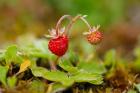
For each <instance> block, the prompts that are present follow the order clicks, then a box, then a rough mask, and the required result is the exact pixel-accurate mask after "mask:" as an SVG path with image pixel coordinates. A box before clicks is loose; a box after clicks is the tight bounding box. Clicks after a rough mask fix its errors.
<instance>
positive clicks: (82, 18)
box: [63, 15, 92, 34]
mask: <svg viewBox="0 0 140 93" xmlns="http://www.w3.org/2000/svg"><path fill="white" fill-rule="evenodd" d="M78 19H81V20H82V21H83V22H84V23H85V24H86V25H87V27H88V29H89V30H91V29H92V28H91V26H90V24H89V23H88V22H87V21H86V19H84V16H81V15H77V16H76V17H74V18H73V19H72V20H71V22H70V23H69V25H68V26H67V28H66V29H65V31H64V33H63V34H68V32H69V30H70V29H71V27H72V25H73V24H74V23H75V22H76V21H77V20H78Z"/></svg>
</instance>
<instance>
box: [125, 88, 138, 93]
mask: <svg viewBox="0 0 140 93" xmlns="http://www.w3.org/2000/svg"><path fill="white" fill-rule="evenodd" d="M127 93H137V92H136V91H135V90H133V89H130V90H128V92H127Z"/></svg>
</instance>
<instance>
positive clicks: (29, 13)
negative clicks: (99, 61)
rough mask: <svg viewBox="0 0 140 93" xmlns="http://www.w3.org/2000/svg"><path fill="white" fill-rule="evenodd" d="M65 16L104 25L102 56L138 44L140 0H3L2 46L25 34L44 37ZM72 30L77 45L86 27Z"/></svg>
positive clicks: (78, 25) (0, 10) (0, 14)
mask: <svg viewBox="0 0 140 93" xmlns="http://www.w3.org/2000/svg"><path fill="white" fill-rule="evenodd" d="M64 14H70V15H73V16H76V15H77V14H82V15H88V16H87V18H86V19H87V20H88V21H89V23H90V24H91V25H98V24H100V25H101V31H102V32H103V33H104V40H103V42H102V43H101V44H100V45H99V48H98V51H99V53H103V52H104V51H106V50H108V49H110V48H115V49H117V50H118V51H119V50H120V51H121V52H123V51H125V53H126V52H129V51H130V50H132V49H133V48H134V47H135V45H137V44H138V41H139V40H138V37H139V35H140V0H0V44H1V45H3V44H5V43H7V42H16V40H17V37H18V36H20V35H22V34H25V33H31V35H34V36H36V37H38V38H40V37H43V35H44V34H46V33H48V29H51V28H53V27H54V26H55V25H56V22H57V20H58V19H59V18H60V17H61V16H62V15H64ZM64 23H66V22H64ZM73 28H74V29H72V30H73V31H72V32H71V33H70V34H71V38H72V40H73V39H74V40H73V41H74V42H73V44H75V43H77V42H78V41H79V40H81V36H80V35H81V34H80V33H81V32H83V31H86V30H87V28H86V27H85V26H84V24H83V23H82V22H80V21H78V23H76V24H75V26H74V27H73ZM84 44H85V43H84ZM75 47H76V46H75Z"/></svg>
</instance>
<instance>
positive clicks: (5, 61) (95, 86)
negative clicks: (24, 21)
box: [0, 15, 140, 93]
mask: <svg viewBox="0 0 140 93" xmlns="http://www.w3.org/2000/svg"><path fill="white" fill-rule="evenodd" d="M65 18H68V19H69V21H70V22H69V23H68V25H67V27H64V28H60V25H62V21H63V20H64V19H65ZM78 20H82V22H84V23H85V24H86V26H87V28H88V32H84V33H83V38H84V40H85V42H87V43H86V44H85V43H83V41H82V40H81V39H80V40H79V42H80V43H81V45H79V47H80V46H84V48H85V49H84V48H83V49H84V50H86V49H87V50H88V51H89V50H90V51H89V52H90V53H91V54H89V55H87V53H86V56H85V55H84V53H85V52H84V53H80V52H76V51H75V50H74V49H73V47H72V45H71V37H70V34H69V31H70V30H71V28H72V26H73V25H74V23H75V22H77V21H78ZM81 35H82V34H81ZM31 38H32V39H31ZM46 38H47V39H46ZM102 39H103V34H102V33H101V32H100V30H99V26H97V27H91V26H90V25H89V23H88V22H87V21H86V19H85V16H81V15H78V16H75V17H72V16H70V15H64V16H62V17H61V18H60V19H59V21H58V23H57V24H56V27H55V29H52V30H50V31H49V35H48V34H47V35H45V38H40V39H37V38H34V37H31V36H21V37H19V38H18V40H17V44H14V45H9V46H8V47H6V48H3V49H1V50H0V71H1V74H0V90H1V91H2V93H25V92H27V93H58V92H60V93H69V92H71V93H127V92H128V93H133V92H134V93H137V92H140V82H139V75H137V73H139V71H140V69H139V68H140V64H139V60H140V56H139V54H140V51H139V50H140V49H139V47H137V48H135V50H134V56H135V59H133V60H127V59H125V58H123V57H122V56H120V55H118V54H117V52H116V51H115V49H112V50H109V51H107V52H106V53H105V55H104V56H102V57H99V56H98V55H97V54H96V50H94V51H93V50H92V48H94V47H95V46H98V44H99V43H100V42H101V41H102ZM88 46H89V47H90V48H89V47H88ZM128 61H130V62H128ZM132 61H133V63H132ZM126 62H127V64H126ZM116 89H117V90H116Z"/></svg>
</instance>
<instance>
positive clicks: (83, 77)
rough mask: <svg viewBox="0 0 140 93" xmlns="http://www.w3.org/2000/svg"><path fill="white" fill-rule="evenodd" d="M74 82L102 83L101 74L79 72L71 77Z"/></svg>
mask: <svg viewBox="0 0 140 93" xmlns="http://www.w3.org/2000/svg"><path fill="white" fill-rule="evenodd" d="M71 78H72V79H73V80H74V81H75V82H89V83H92V84H95V85H99V84H102V82H103V78H102V75H99V74H92V73H79V74H77V75H75V76H72V77H71Z"/></svg>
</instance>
